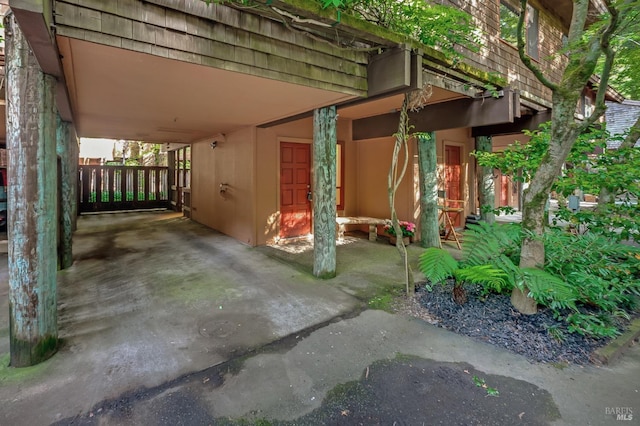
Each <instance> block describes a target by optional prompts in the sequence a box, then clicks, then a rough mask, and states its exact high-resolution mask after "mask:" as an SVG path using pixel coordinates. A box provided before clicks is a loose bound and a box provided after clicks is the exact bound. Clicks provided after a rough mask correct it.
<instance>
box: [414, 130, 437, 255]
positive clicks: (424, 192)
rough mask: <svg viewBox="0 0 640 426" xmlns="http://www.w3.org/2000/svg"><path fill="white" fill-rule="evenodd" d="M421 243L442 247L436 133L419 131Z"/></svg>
mask: <svg viewBox="0 0 640 426" xmlns="http://www.w3.org/2000/svg"><path fill="white" fill-rule="evenodd" d="M417 139H418V169H419V171H418V173H419V177H418V179H419V180H420V244H421V245H422V247H440V232H439V227H438V176H437V174H438V164H437V154H436V137H435V133H433V132H432V133H419V134H418V135H417Z"/></svg>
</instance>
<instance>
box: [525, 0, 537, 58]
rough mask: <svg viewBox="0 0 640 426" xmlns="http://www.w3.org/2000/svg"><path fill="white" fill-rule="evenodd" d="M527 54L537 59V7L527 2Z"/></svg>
mask: <svg viewBox="0 0 640 426" xmlns="http://www.w3.org/2000/svg"><path fill="white" fill-rule="evenodd" d="M526 18H527V55H529V57H531V58H532V59H536V60H537V59H538V9H536V8H535V7H533V6H531V5H530V4H527V16H526Z"/></svg>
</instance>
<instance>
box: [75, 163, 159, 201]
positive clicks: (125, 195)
mask: <svg viewBox="0 0 640 426" xmlns="http://www.w3.org/2000/svg"><path fill="white" fill-rule="evenodd" d="M78 168H79V179H80V184H79V197H80V212H99V211H115V210H134V209H154V208H168V207H169V205H170V204H169V169H168V168H167V167H143V166H79V167H78Z"/></svg>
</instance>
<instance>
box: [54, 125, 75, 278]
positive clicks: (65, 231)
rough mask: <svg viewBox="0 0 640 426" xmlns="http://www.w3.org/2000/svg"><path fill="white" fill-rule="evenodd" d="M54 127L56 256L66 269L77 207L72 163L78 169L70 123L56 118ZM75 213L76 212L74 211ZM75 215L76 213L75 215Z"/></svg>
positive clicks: (68, 262)
mask: <svg viewBox="0 0 640 426" xmlns="http://www.w3.org/2000/svg"><path fill="white" fill-rule="evenodd" d="M56 123H57V126H56V153H57V155H58V157H59V159H60V186H59V188H60V242H59V246H58V255H59V261H60V269H66V268H68V267H69V266H71V264H73V249H72V239H73V229H74V222H75V217H76V216H74V204H76V205H77V202H78V200H77V195H75V191H74V188H76V187H77V186H78V177H77V172H76V173H75V174H74V172H73V168H74V167H73V163H74V162H75V164H76V167H75V169H76V170H77V169H78V160H76V159H75V158H74V156H73V145H74V144H75V145H77V142H76V141H75V137H72V130H73V129H72V126H71V123H69V122H66V121H63V120H62V119H61V118H60V116H57V121H56ZM76 212H77V210H76ZM76 214H77V213H76Z"/></svg>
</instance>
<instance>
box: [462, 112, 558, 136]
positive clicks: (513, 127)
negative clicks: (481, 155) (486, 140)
mask: <svg viewBox="0 0 640 426" xmlns="http://www.w3.org/2000/svg"><path fill="white" fill-rule="evenodd" d="M549 120H551V111H550V110H546V111H542V112H538V113H537V114H531V115H523V116H521V117H520V118H516V119H515V120H514V121H513V123H501V124H494V125H490V126H479V127H474V128H473V129H472V130H471V136H473V137H474V138H477V137H479V136H499V135H511V134H516V133H522V131H523V130H535V129H537V128H538V126H540V124H542V123H546V122H547V121H549Z"/></svg>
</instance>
